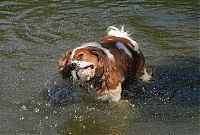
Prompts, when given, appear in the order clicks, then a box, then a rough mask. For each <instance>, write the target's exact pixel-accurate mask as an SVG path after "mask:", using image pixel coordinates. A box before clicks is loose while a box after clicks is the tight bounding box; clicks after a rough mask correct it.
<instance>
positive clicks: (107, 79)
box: [59, 26, 151, 101]
mask: <svg viewBox="0 0 200 135" xmlns="http://www.w3.org/2000/svg"><path fill="white" fill-rule="evenodd" d="M144 65H145V59H144V56H143V54H142V52H141V50H140V49H139V47H138V44H137V42H135V41H134V40H133V39H132V38H131V37H130V35H129V33H128V32H125V31H124V27H123V26H122V28H121V29H118V28H116V27H114V26H110V27H108V29H107V35H105V36H103V37H101V38H100V40H99V41H98V42H89V43H85V44H83V45H81V46H80V47H77V48H74V49H70V50H68V51H66V52H65V56H64V57H63V58H61V59H60V60H59V72H60V73H61V75H62V76H63V78H73V80H74V81H75V82H77V83H79V84H81V85H82V86H87V87H90V89H91V91H93V92H94V93H95V96H96V98H97V99H98V100H102V101H119V100H120V99H121V92H122V84H123V83H124V81H126V80H129V81H131V80H134V79H141V80H142V81H149V80H150V79H151V75H150V74H148V73H147V71H146V68H145V67H144Z"/></svg>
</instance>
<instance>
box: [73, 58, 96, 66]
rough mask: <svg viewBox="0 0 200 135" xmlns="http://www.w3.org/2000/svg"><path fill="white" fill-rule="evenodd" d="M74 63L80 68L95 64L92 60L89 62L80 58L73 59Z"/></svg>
mask: <svg viewBox="0 0 200 135" xmlns="http://www.w3.org/2000/svg"><path fill="white" fill-rule="evenodd" d="M72 63H76V64H77V65H78V68H84V67H87V66H90V65H94V64H93V63H91V62H87V61H78V60H73V61H72Z"/></svg>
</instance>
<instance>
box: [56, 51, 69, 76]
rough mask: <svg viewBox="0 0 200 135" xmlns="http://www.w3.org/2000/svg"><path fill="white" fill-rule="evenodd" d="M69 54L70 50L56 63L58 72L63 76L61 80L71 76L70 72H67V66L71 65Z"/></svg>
mask: <svg viewBox="0 0 200 135" xmlns="http://www.w3.org/2000/svg"><path fill="white" fill-rule="evenodd" d="M71 54H72V50H67V51H66V52H65V54H64V56H63V57H62V58H61V59H60V60H59V61H58V64H59V68H58V71H59V72H60V74H61V75H62V76H63V78H69V77H70V76H71V72H70V70H69V65H70V64H71V59H70V57H71Z"/></svg>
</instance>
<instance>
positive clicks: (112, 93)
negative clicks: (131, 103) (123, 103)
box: [97, 83, 122, 102]
mask: <svg viewBox="0 0 200 135" xmlns="http://www.w3.org/2000/svg"><path fill="white" fill-rule="evenodd" d="M121 92H122V88H121V83H119V85H118V86H117V87H116V89H113V90H109V91H108V93H105V94H103V95H102V94H101V95H98V97H97V99H98V100H102V101H109V102H111V101H119V100H120V99H121Z"/></svg>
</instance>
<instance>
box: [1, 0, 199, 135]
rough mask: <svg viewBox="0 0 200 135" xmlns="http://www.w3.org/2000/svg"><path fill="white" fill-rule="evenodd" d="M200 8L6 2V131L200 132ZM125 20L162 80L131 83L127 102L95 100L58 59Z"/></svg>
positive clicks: (88, 134)
mask: <svg viewBox="0 0 200 135" xmlns="http://www.w3.org/2000/svg"><path fill="white" fill-rule="evenodd" d="M199 13H200V12H199V2H198V1H197V0H190V1H187V0H181V1H167V0H164V1H157V2H155V1H152V2H151V1H143V0H130V1H129V0H127V1H115V0H112V1H109V2H104V1H92V2H91V1H86V0H77V1H57V0H46V1H43V0H29V1H26V0H11V1H6V0H5V1H1V2H0V70H1V72H0V80H1V82H0V83H1V84H0V134H72V135H73V134H75V135H94V134H95V135H140V134H141V135H142V134H152V135H155V134H191V135H192V134H199V133H200V130H199V126H200V125H199V99H200V97H199V92H200V85H199V82H200V72H199V69H200V67H199V66H200V61H199ZM123 24H124V25H125V29H126V30H127V31H130V32H131V33H132V37H133V38H134V40H136V41H137V42H138V44H139V46H140V48H141V50H142V51H143V53H144V55H145V57H146V64H147V67H150V68H152V69H153V70H154V80H155V81H154V82H152V83H150V84H143V83H137V84H136V83H135V84H134V85H130V90H129V91H127V101H122V102H119V103H98V102H94V101H90V100H88V99H87V95H86V94H85V93H84V92H83V91H81V90H80V89H79V88H78V87H77V86H75V85H73V84H71V83H69V82H66V81H63V80H62V78H61V76H60V75H59V74H58V72H57V68H58V64H57V61H58V59H59V58H60V57H61V56H62V54H63V53H64V51H65V50H66V49H68V48H72V47H76V46H79V45H81V44H83V43H85V42H89V41H98V38H99V37H100V36H102V35H104V34H105V30H106V28H107V27H108V26H110V25H115V26H121V25H123ZM48 91H49V92H50V94H51V96H50V97H48V96H47V93H48Z"/></svg>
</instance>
